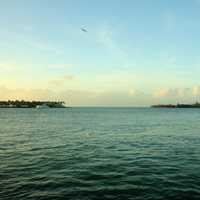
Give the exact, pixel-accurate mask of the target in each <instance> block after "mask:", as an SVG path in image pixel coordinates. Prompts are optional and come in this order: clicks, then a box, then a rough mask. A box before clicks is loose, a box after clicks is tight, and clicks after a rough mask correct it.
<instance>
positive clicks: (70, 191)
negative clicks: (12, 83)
mask: <svg viewBox="0 0 200 200" xmlns="http://www.w3.org/2000/svg"><path fill="white" fill-rule="evenodd" d="M0 199H1V200H15V199H16V200H18V199H19V200H29V199H31V200H43V199H45V200H56V199H77V200H90V199H92V200H93V199H123V200H126V199H141V200H143V199H200V110H198V109H148V108H146V109H145V108H144V109H134V108H123V109H122V108H119V109H116V108H115V109H114V108H72V109H43V110H42V109H41V110H37V109H0Z"/></svg>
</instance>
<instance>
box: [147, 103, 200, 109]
mask: <svg viewBox="0 0 200 200" xmlns="http://www.w3.org/2000/svg"><path fill="white" fill-rule="evenodd" d="M151 107H152V108H200V103H198V102H197V103H195V104H176V105H174V104H158V105H152V106H151Z"/></svg>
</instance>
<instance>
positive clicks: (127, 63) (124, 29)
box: [0, 0, 200, 106]
mask: <svg viewBox="0 0 200 200" xmlns="http://www.w3.org/2000/svg"><path fill="white" fill-rule="evenodd" d="M82 28H84V29H86V30H87V32H84V31H82V30H81V29H82ZM199 35H200V0H167V1H163V0H125V1H122V0H109V1H108V0H101V1H97V0H84V1H83V0H43V1H41V0H28V1H27V0H6V1H5V0H0V100H8V99H24V100H62V101H65V102H66V104H67V105H70V106H149V105H151V104H162V103H193V102H196V101H200V79H199V74H200V39H199Z"/></svg>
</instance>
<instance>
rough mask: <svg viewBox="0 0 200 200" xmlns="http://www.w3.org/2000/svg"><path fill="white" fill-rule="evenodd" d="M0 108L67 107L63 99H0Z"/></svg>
mask: <svg viewBox="0 0 200 200" xmlns="http://www.w3.org/2000/svg"><path fill="white" fill-rule="evenodd" d="M0 108H68V106H65V102H64V101H24V100H15V101H12V100H8V101H0Z"/></svg>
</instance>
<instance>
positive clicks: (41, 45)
mask: <svg viewBox="0 0 200 200" xmlns="http://www.w3.org/2000/svg"><path fill="white" fill-rule="evenodd" d="M23 42H24V43H25V44H26V45H28V46H30V47H33V48H36V49H38V50H41V51H50V52H54V53H55V54H62V53H63V52H62V50H60V49H58V48H56V47H54V46H53V45H50V44H49V43H47V42H43V41H38V40H34V39H24V41H23Z"/></svg>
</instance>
